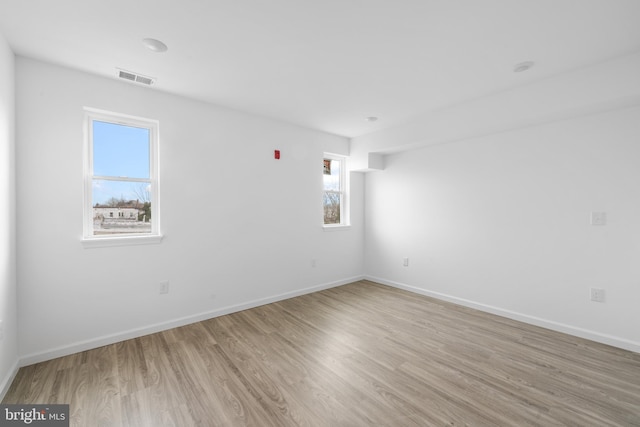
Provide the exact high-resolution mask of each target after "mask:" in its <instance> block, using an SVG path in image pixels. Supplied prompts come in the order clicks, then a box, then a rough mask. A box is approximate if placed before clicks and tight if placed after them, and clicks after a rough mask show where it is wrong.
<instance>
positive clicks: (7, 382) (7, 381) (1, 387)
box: [0, 359, 20, 402]
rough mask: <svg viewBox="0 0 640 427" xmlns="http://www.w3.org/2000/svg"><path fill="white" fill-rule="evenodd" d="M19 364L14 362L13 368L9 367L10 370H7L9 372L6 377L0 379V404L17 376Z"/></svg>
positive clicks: (17, 361)
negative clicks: (0, 380)
mask: <svg viewBox="0 0 640 427" xmlns="http://www.w3.org/2000/svg"><path fill="white" fill-rule="evenodd" d="M19 362H20V361H19V360H18V359H16V361H15V362H14V363H13V366H12V367H11V369H9V372H7V375H6V376H5V377H4V378H3V379H2V382H1V383H0V402H1V401H2V400H3V399H4V396H5V395H6V394H7V392H8V391H9V387H11V383H13V380H14V379H15V377H16V375H17V374H18V369H20V365H19Z"/></svg>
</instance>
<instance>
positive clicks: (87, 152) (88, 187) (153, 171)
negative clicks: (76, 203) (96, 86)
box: [81, 107, 162, 248]
mask: <svg viewBox="0 0 640 427" xmlns="http://www.w3.org/2000/svg"><path fill="white" fill-rule="evenodd" d="M84 112H85V114H84V147H83V175H84V192H83V235H82V240H81V242H82V245H83V246H84V247H85V248H98V247H109V246H123V245H146V244H158V243H160V241H161V240H162V234H161V233H160V190H159V179H158V177H159V165H160V158H159V157H160V153H159V127H160V125H159V122H158V121H157V120H152V119H147V118H143V117H136V116H130V115H126V114H121V113H114V112H111V111H105V110H99V109H96V108H89V107H85V108H84ZM95 120H97V121H103V122H108V123H116V124H121V125H125V126H136V127H142V128H146V129H149V136H150V141H149V144H150V146H149V163H150V164H149V178H150V183H151V206H152V207H153V209H154V210H153V220H152V221H151V233H139V234H135V233H131V234H123V235H118V236H114V235H104V236H94V235H93V197H92V191H93V143H92V141H93V137H92V132H93V126H92V122H93V121H95Z"/></svg>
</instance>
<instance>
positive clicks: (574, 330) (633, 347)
mask: <svg viewBox="0 0 640 427" xmlns="http://www.w3.org/2000/svg"><path fill="white" fill-rule="evenodd" d="M365 280H370V281H372V282H376V283H381V284H383V285H388V286H392V287H394V288H398V289H403V290H405V291H409V292H413V293H416V294H420V295H425V296H428V297H432V298H436V299H439V300H443V301H447V302H451V303H454V304H458V305H462V306H465V307H469V308H474V309H476V310H480V311H484V312H487V313H491V314H495V315H498V316H502V317H506V318H509V319H513V320H517V321H520V322H523V323H528V324H531V325H535V326H540V327H542V328H546V329H551V330H552V331H556V332H562V333H565V334H568V335H573V336H576V337H580V338H585V339H588V340H591V341H595V342H599V343H602V344H607V345H611V346H613V347H618V348H622V349H624V350H629V351H633V352H636V353H640V343H638V342H635V341H631V340H627V339H625V338H620V337H616V336H612V335H607V334H602V333H600V332H595V331H590V330H588V329H582V328H578V327H575V326H571V325H566V324H564V323H559V322H554V321H552V320H547V319H542V318H539V317H535V316H529V315H527V314H522V313H518V312H515V311H510V310H505V309H502V308H499V307H494V306H491V305H486V304H481V303H477V302H474V301H471V300H467V299H464V298H458V297H454V296H451V295H447V294H443V293H440V292H433V291H429V290H426V289H422V288H417V287H415V286H409V285H406V284H404V283H399V282H394V281H392V280H387V279H383V278H380V277H372V276H365Z"/></svg>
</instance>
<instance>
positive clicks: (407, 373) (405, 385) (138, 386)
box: [3, 281, 640, 427]
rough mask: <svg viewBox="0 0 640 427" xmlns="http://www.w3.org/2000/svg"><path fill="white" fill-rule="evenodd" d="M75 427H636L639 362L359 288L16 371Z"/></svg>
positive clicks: (18, 382)
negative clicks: (66, 411) (66, 408)
mask: <svg viewBox="0 0 640 427" xmlns="http://www.w3.org/2000/svg"><path fill="white" fill-rule="evenodd" d="M3 403H70V404H71V421H72V422H71V425H72V426H82V427H91V426H136V427H141V426H150V427H159V426H180V427H188V426H218V425H219V426H244V425H253V426H278V427H279V426H293V425H306V426H375V425H378V426H379V425H382V426H466V425H470V426H530V425H531V426H545V427H546V426H555V425H569V426H640V354H638V353H632V352H628V351H624V350H620V349H616V348H613V347H609V346H605V345H601V344H597V343H593V342H589V341H586V340H582V339H579V338H575V337H570V336H567V335H563V334H559V333H555V332H551V331H548V330H544V329H541V328H536V327H533V326H529V325H525V324H522V323H518V322H515V321H511V320H508V319H504V318H501V317H497V316H492V315H489V314H486V313H481V312H478V311H474V310H471V309H467V308H464V307H459V306H455V305H452V304H448V303H444V302H440V301H436V300H433V299H430V298H427V297H424V296H420V295H416V294H412V293H408V292H404V291H401V290H397V289H393V288H389V287H386V286H382V285H377V284H374V283H371V282H365V281H362V282H357V283H353V284H350V285H346V286H341V287H338V288H334V289H330V290H326V291H322V292H318V293H314V294H310V295H305V296H302V297H298V298H293V299H290V300H286V301H282V302H278V303H274V304H269V305H266V306H262V307H258V308H254V309H251V310H247V311H243V312H240V313H235V314H231V315H228V316H222V317H218V318H215V319H211V320H207V321H204V322H200V323H195V324H193V325H189V326H185V327H182V328H177V329H173V330H169V331H166V332H161V333H157V334H153V335H148V336H145V337H142V338H137V339H132V340H129V341H124V342H121V343H118V344H114V345H109V346H105V347H101V348H98V349H95V350H90V351H85V352H82V353H78V354H74V355H71V356H67V357H62V358H59V359H55V360H51V361H48V362H44V363H38V364H35V365H32V366H27V367H25V368H22V369H20V371H19V372H18V375H17V377H16V379H15V381H14V383H13V384H12V386H11V388H10V390H9V392H8V393H7V396H6V397H5V399H4V401H3Z"/></svg>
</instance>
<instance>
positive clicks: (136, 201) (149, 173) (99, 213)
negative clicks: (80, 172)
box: [83, 108, 161, 243]
mask: <svg viewBox="0 0 640 427" xmlns="http://www.w3.org/2000/svg"><path fill="white" fill-rule="evenodd" d="M84 148H85V149H84V171H85V173H84V206H85V207H84V210H85V212H84V239H83V241H84V242H87V241H93V242H97V241H103V242H104V241H106V240H109V241H114V240H123V239H124V238H127V242H130V243H133V242H135V243H141V242H142V241H144V240H145V239H144V238H147V239H146V240H147V241H148V242H152V241H159V238H160V237H161V236H160V223H159V218H160V215H159V213H160V210H159V197H158V196H159V192H158V182H159V180H158V122H157V121H156V120H151V119H144V118H140V117H133V116H127V115H123V114H118V113H111V112H106V111H101V110H95V109H89V108H86V109H85V147H84ZM135 238H138V239H135ZM145 243H146V242H145Z"/></svg>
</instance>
